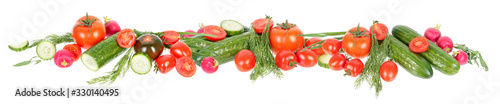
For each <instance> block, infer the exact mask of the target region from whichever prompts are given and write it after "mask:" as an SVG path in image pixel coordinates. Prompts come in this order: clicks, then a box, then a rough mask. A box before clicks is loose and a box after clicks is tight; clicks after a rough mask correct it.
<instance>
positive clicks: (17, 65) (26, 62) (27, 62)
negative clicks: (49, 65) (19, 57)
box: [14, 56, 42, 67]
mask: <svg viewBox="0 0 500 104" xmlns="http://www.w3.org/2000/svg"><path fill="white" fill-rule="evenodd" d="M36 57H37V56H34V57H31V59H30V60H27V61H23V62H20V63H17V64H15V65H14V67H20V66H24V65H29V64H30V63H32V62H35V65H36V64H38V63H40V62H42V60H34V61H33V59H34V58H36Z"/></svg>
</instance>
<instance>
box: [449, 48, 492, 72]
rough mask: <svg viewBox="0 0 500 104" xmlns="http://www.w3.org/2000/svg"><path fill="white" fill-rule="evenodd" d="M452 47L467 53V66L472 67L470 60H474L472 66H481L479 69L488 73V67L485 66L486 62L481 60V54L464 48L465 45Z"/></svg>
mask: <svg viewBox="0 0 500 104" xmlns="http://www.w3.org/2000/svg"><path fill="white" fill-rule="evenodd" d="M453 47H454V48H456V49H459V50H462V51H464V52H465V53H467V56H469V59H468V63H469V64H471V65H473V64H472V60H474V64H476V65H477V66H478V67H480V66H479V65H481V67H482V68H483V69H484V70H485V71H488V65H486V62H485V61H484V60H483V56H482V55H481V52H479V51H475V50H472V49H470V48H469V47H467V46H465V44H455V46H453ZM478 61H479V63H478Z"/></svg>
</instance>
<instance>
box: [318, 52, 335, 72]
mask: <svg viewBox="0 0 500 104" xmlns="http://www.w3.org/2000/svg"><path fill="white" fill-rule="evenodd" d="M330 58H332V56H331V55H328V54H322V55H319V57H318V66H320V67H323V68H327V69H330V66H329V65H328V63H329V62H330Z"/></svg>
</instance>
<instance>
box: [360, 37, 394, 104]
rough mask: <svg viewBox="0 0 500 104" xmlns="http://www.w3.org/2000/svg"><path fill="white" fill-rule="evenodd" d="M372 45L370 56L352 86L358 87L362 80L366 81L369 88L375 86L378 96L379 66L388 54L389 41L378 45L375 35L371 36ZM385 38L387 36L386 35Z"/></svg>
mask: <svg viewBox="0 0 500 104" xmlns="http://www.w3.org/2000/svg"><path fill="white" fill-rule="evenodd" d="M371 38H372V47H371V49H370V53H369V54H370V56H369V58H368V60H367V61H366V64H365V68H364V69H363V72H362V73H361V74H360V75H359V77H358V79H356V81H355V82H354V86H355V87H356V89H357V88H359V87H360V86H361V83H363V81H366V82H367V83H368V84H369V85H370V88H373V87H375V96H377V97H378V95H379V93H380V91H382V81H381V80H380V66H381V65H382V63H383V62H384V61H385V59H386V58H387V55H388V51H389V50H388V49H389V48H388V46H389V41H384V42H383V43H382V44H381V45H379V43H378V41H377V39H376V38H375V35H373V36H372V37H371ZM386 39H387V37H386Z"/></svg>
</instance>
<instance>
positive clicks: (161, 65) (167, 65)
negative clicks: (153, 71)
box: [155, 54, 175, 74]
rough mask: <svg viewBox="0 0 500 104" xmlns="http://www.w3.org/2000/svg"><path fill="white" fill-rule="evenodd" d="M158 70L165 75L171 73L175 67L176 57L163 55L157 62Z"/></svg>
mask: <svg viewBox="0 0 500 104" xmlns="http://www.w3.org/2000/svg"><path fill="white" fill-rule="evenodd" d="M155 62H156V65H158V70H157V71H160V72H161V73H163V74H166V73H168V72H170V71H171V70H172V69H174V67H175V57H174V56H172V55H168V54H167V55H161V56H160V57H158V58H156V60H155Z"/></svg>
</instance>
